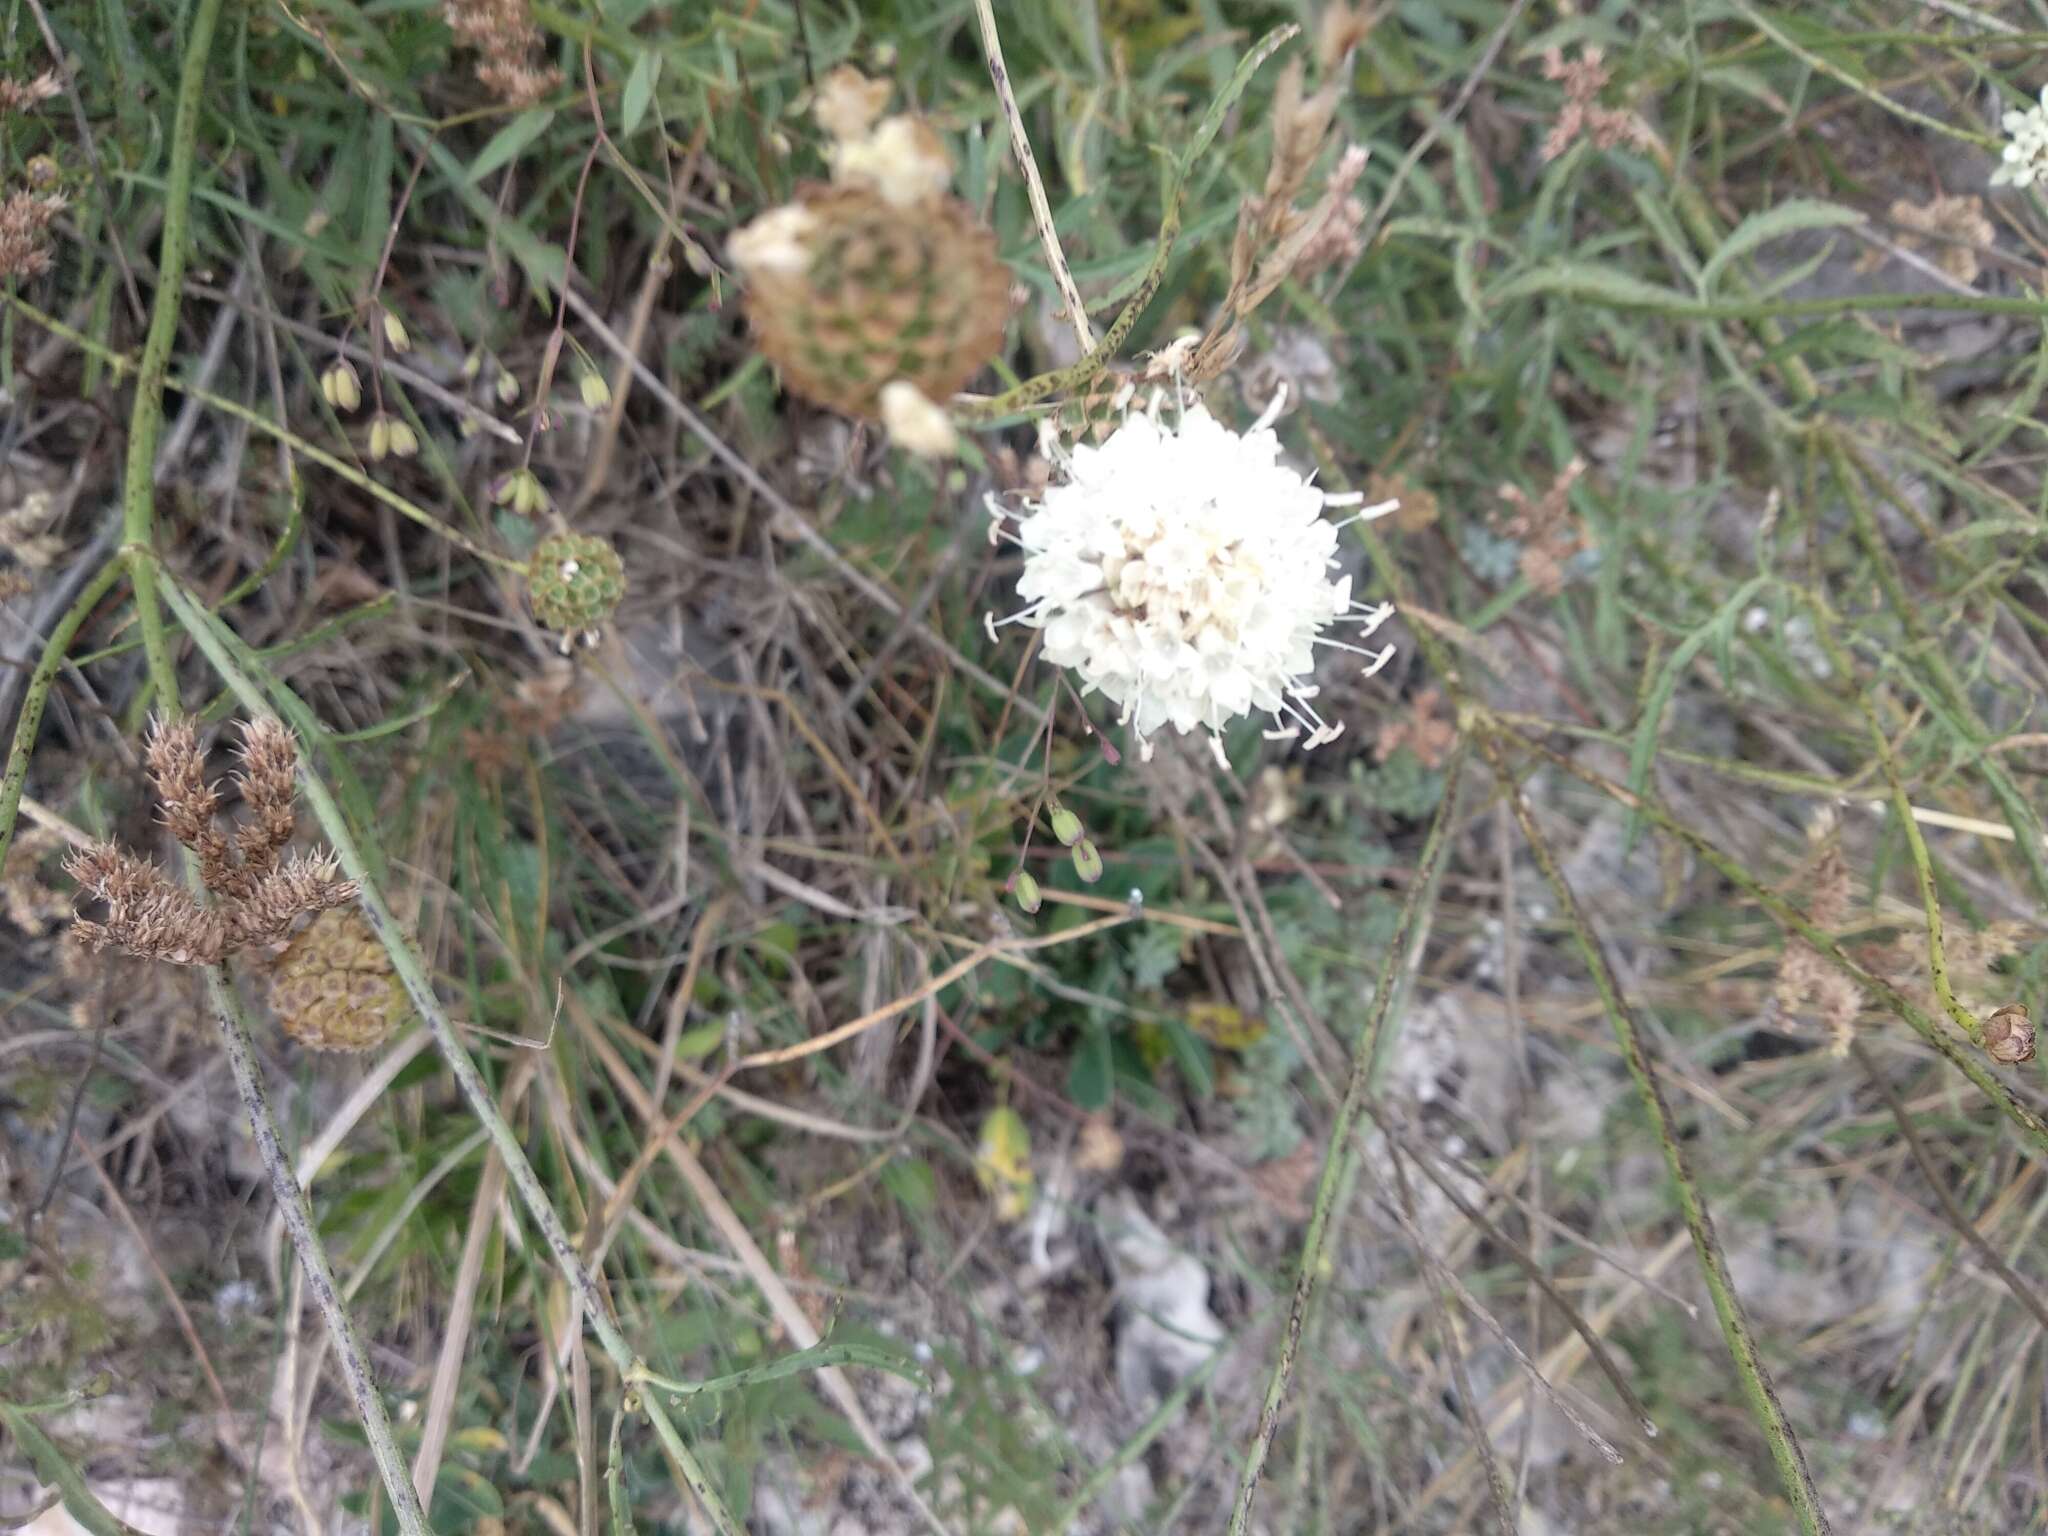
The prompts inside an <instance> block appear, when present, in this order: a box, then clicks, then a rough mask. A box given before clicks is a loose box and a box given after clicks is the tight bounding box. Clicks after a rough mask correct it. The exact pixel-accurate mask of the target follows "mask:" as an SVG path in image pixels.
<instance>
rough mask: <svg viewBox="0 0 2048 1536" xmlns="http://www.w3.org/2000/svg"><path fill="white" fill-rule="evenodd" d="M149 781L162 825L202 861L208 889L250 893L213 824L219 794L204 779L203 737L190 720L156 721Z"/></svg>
mask: <svg viewBox="0 0 2048 1536" xmlns="http://www.w3.org/2000/svg"><path fill="white" fill-rule="evenodd" d="M144 755H145V756H146V758H147V760H148V763H149V777H150V781H151V782H152V783H153V784H155V785H156V794H157V799H158V801H159V802H161V805H162V814H163V821H164V825H165V826H166V827H168V828H169V829H170V833H171V836H173V837H175V838H176V839H177V840H178V841H179V842H181V843H183V844H184V845H185V846H186V847H187V848H190V849H191V850H192V852H193V853H194V854H196V855H197V856H198V858H199V877H200V879H201V880H202V881H204V882H205V885H206V888H207V889H208V890H209V891H214V892H217V893H218V894H220V895H223V896H236V895H240V894H242V893H243V892H244V891H245V890H246V889H247V885H246V882H245V881H244V880H243V878H242V872H241V870H240V869H238V868H237V867H236V865H235V862H234V859H233V857H232V855H231V853H230V850H229V847H228V840H227V839H226V838H225V837H223V836H222V835H221V833H220V830H219V829H218V828H217V827H215V826H214V824H213V818H214V816H215V815H216V813H218V812H219V810H220V796H219V795H218V794H217V793H215V791H214V788H213V786H212V785H211V784H209V783H208V782H207V780H206V768H205V764H204V763H203V761H202V760H201V758H200V753H199V739H198V737H197V735H196V734H195V733H194V732H193V729H192V722H191V721H189V720H165V719H163V718H161V717H159V718H157V719H156V720H154V721H152V722H151V724H150V731H149V742H148V745H147V746H146V747H145V749H144Z"/></svg>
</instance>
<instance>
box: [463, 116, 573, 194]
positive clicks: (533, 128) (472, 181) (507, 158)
mask: <svg viewBox="0 0 2048 1536" xmlns="http://www.w3.org/2000/svg"><path fill="white" fill-rule="evenodd" d="M554 120H555V114H554V110H553V109H552V108H550V107H534V108H531V109H530V110H528V111H525V112H522V113H520V114H519V115H518V116H517V117H515V118H513V119H512V121H511V122H509V123H507V124H506V125H505V126H504V127H502V128H500V129H499V130H498V131H497V132H496V133H494V134H492V135H491V142H490V143H488V144H486V145H485V146H484V148H483V153H482V154H480V155H478V156H477V157H476V159H475V160H473V161H471V162H470V166H469V169H468V170H467V171H465V172H464V173H463V177H462V180H463V184H464V185H465V186H471V187H473V186H475V185H476V184H477V183H478V182H480V181H482V180H483V179H484V178H485V177H486V176H488V175H490V174H491V172H493V171H495V170H497V169H499V168H500V167H501V166H506V165H510V164H511V163H512V161H513V160H514V159H515V158H517V156H518V154H519V152H520V151H521V150H523V149H525V148H526V146H527V145H529V144H531V143H532V142H533V141H534V140H535V139H537V138H539V137H540V136H541V134H542V133H544V132H546V131H547V126H548V124H549V123H552V122H553V121H554Z"/></svg>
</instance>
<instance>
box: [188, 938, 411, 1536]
mask: <svg viewBox="0 0 2048 1536" xmlns="http://www.w3.org/2000/svg"><path fill="white" fill-rule="evenodd" d="M206 995H207V999H208V1001H209V1002H211V1003H212V1005H213V1016H214V1020H215V1022H216V1023H218V1024H219V1025H220V1038H221V1045H222V1047H223V1048H224V1050H225V1052H226V1055H227V1058H228V1070H229V1071H230V1072H232V1073H233V1074H234V1079H235V1091H236V1092H237V1093H238V1094H239V1095H240V1096H241V1100H242V1109H243V1112H244V1113H245V1114H247V1115H248V1117H249V1129H250V1131H251V1132H252V1133H253V1134H254V1136H255V1139H256V1150H257V1152H258V1154H259V1155H260V1156H261V1157H262V1159H263V1167H264V1170H265V1172H267V1173H268V1174H269V1175H270V1188H271V1191H272V1193H273V1194H274V1195H275V1196H276V1198H277V1206H278V1214H279V1215H280V1216H281V1217H282V1218H283V1219H284V1226H285V1231H287V1232H288V1233H290V1234H291V1239H292V1247H293V1248H295V1249H296V1250H297V1251H298V1255H299V1263H300V1265H301V1266H302V1267H303V1268H304V1269H305V1272H306V1287H307V1289H308V1290H310V1291H311V1292H312V1293H313V1300H314V1302H315V1304H317V1305H318V1307H319V1308H320V1315H321V1317H322V1318H324V1319H325V1320H326V1323H327V1333H328V1336H329V1338H331V1339H332V1340H333V1341H334V1353H335V1358H337V1359H338V1360H339V1361H340V1362H341V1373H342V1375H343V1376H344V1377H346V1378H347V1379H348V1390H349V1397H350V1399H351V1400H352V1401H353V1402H354V1403H355V1409H356V1417H357V1418H358V1419H360V1420H361V1421H362V1425H363V1433H364V1435H365V1436H366V1437H367V1438H368V1440H369V1442H370V1457H371V1459H372V1460H373V1461H375V1462H376V1463H377V1473H378V1475H379V1476H380V1477H381V1478H382V1479H383V1481H384V1491H385V1492H386V1493H387V1494H388V1495H389V1496H390V1498H391V1504H392V1512H393V1513H394V1514H395V1515H396V1516H397V1517H398V1528H399V1530H400V1531H401V1532H402V1533H403V1536H432V1531H431V1528H430V1527H429V1526H428V1524H427V1517H426V1514H425V1512H424V1511H423V1510H421V1508H420V1500H419V1494H418V1493H417V1492H416V1491H415V1490H414V1487H413V1481H412V1474H411V1473H409V1472H407V1471H406V1468H405V1458H404V1456H402V1455H401V1454H400V1453H399V1450H398V1439H397V1437H396V1436H395V1435H394V1434H393V1433H392V1430H391V1415H390V1414H389V1412H387V1411H386V1409H385V1407H384V1396H383V1394H382V1393H381V1392H380V1391H378V1389H377V1382H376V1378H375V1377H373V1376H372V1375H371V1374H370V1363H369V1355H368V1353H367V1352H366V1351H365V1350H364V1348H363V1340H362V1335H361V1334H360V1333H358V1332H357V1331H356V1325H355V1321H354V1319H352V1318H351V1317H350V1316H349V1314H348V1308H347V1306H346V1305H345V1304H344V1303H343V1301H342V1298H341V1288H340V1287H339V1286H338V1285H336V1284H335V1280H334V1266H333V1265H332V1264H330V1263H329V1262H328V1259H327V1249H326V1247H325V1245H324V1244H323V1243H322V1242H321V1241H320V1230H319V1228H318V1227H316V1226H315V1225H314V1224H313V1208H312V1206H311V1205H310V1204H309V1203H308V1202H307V1200H306V1191H305V1190H304V1189H303V1188H302V1187H301V1186H300V1184H299V1180H298V1176H297V1175H296V1174H295V1173H293V1171H292V1166H291V1159H290V1158H289V1157H287V1156H286V1155H285V1151H284V1146H283V1144H282V1143H281V1142H280V1141H279V1139H278V1133H277V1117H276V1116H275V1115H274V1114H272V1113H271V1109H270V1100H269V1098H268V1096H267V1095H266V1094H265V1093H264V1091H263V1072H262V1069H261V1067H259V1066H258V1065H257V1061H256V1049H255V1045H254V1043H253V1042H252V1041H251V1040H250V1038H249V1020H248V1016H247V1014H246V1013H245V1011H244V1009H243V1006H242V1000H241V998H240V996H239V995H238V994H237V993H236V991H235V984H234V981H233V980H232V979H231V978H230V977H229V975H228V971H227V967H226V966H224V965H209V966H207V967H206Z"/></svg>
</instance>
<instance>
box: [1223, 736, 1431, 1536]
mask: <svg viewBox="0 0 2048 1536" xmlns="http://www.w3.org/2000/svg"><path fill="white" fill-rule="evenodd" d="M1465 748H1466V743H1465V739H1464V738H1463V737H1462V736H1460V737H1459V740H1458V745H1457V747H1456V748H1455V749H1454V750H1453V752H1452V755H1451V761H1450V764H1449V766H1448V767H1447V768H1446V769H1445V771H1444V788H1443V798H1442V799H1441V800H1440V801H1438V802H1437V810H1436V819H1435V820H1434V821H1432V822H1431V823H1430V828H1429V838H1428V840H1427V841H1426V842H1425V843H1424V844H1423V847H1422V856H1421V858H1420V859H1419V860H1418V861H1417V863H1416V875H1415V880H1414V883H1413V884H1411V885H1410V886H1409V887H1408V899H1407V900H1406V901H1405V902H1403V903H1402V904H1401V917H1400V920H1399V922H1398V923H1397V924H1396V925H1395V928H1394V935H1393V937H1392V938H1391V939H1389V940H1388V941H1387V945H1386V948H1385V950H1384V952H1383V958H1382V960H1381V961H1380V973H1379V978H1378V982H1377V984H1376V986H1375V988H1374V991H1373V997H1372V1013H1371V1016H1370V1017H1369V1018H1368V1019H1367V1020H1366V1025H1365V1032H1364V1033H1363V1034H1362V1035H1361V1036H1360V1037H1359V1040H1358V1043H1357V1044H1356V1045H1355V1046H1354V1047H1353V1048H1352V1052H1351V1076H1350V1080H1349V1081H1348V1082H1347V1083H1346V1085H1345V1089H1344V1098H1343V1101H1342V1102H1341V1103H1340V1104H1339V1105H1338V1106H1337V1118H1336V1122H1335V1124H1334V1125H1333V1126H1332V1127H1331V1130H1330V1143H1329V1146H1328V1147H1327V1148H1325V1150H1324V1152H1323V1172H1322V1177H1321V1178H1319V1179H1318V1180H1317V1181H1316V1197H1315V1204H1314V1206H1313V1207H1312V1208H1311V1210H1310V1213H1309V1219H1308V1231H1307V1232H1306V1233H1305V1234H1304V1235H1303V1237H1302V1240H1301V1259H1300V1262H1299V1263H1298V1264H1297V1265H1296V1267H1295V1274H1294V1300H1293V1303H1292V1304H1291V1305H1290V1306H1289V1307H1288V1309H1287V1327H1286V1331H1285V1332H1284V1333H1282V1335H1281V1337H1280V1352H1279V1354H1278V1355H1277V1356H1276V1357H1275V1358H1274V1361H1273V1374H1272V1378H1271V1380H1270V1381H1268V1382H1267V1384H1266V1400H1265V1403H1264V1404H1263V1405H1262V1406H1261V1407H1260V1409H1259V1425H1258V1429H1257V1431H1256V1432H1255V1433H1254V1434H1253V1436H1252V1444H1251V1449H1250V1451H1249V1453H1248V1454H1247V1455H1246V1457H1245V1464H1244V1474H1243V1476H1242V1477H1241V1478H1240V1479H1239V1480H1238V1485H1237V1500H1236V1503H1235V1505H1234V1507H1233V1508H1232V1510H1231V1512H1230V1536H1245V1532H1246V1531H1248V1530H1250V1529H1251V1518H1252V1505H1253V1503H1254V1501H1255V1500H1256V1499H1257V1498H1258V1492H1259V1476H1260V1474H1261V1473H1262V1472H1263V1471H1264V1470H1265V1465H1266V1456H1267V1453H1268V1452H1269V1451H1271V1450H1272V1448H1273V1436H1274V1435H1275V1434H1276V1433H1277V1432H1278V1430H1279V1428H1280V1405H1281V1403H1282V1401H1283V1400H1284V1399H1285V1398H1286V1396H1287V1384H1288V1382H1289V1380H1290V1379H1291V1378H1292V1376H1293V1374H1294V1361H1295V1356H1296V1355H1297V1354H1298V1353H1299V1352H1300V1349H1301V1331H1302V1325H1303V1324H1304V1322H1305V1321H1306V1320H1307V1317H1308V1309H1309V1305H1310V1303H1311V1302H1313V1301H1314V1299H1315V1294H1316V1290H1317V1288H1318V1287H1319V1286H1320V1285H1321V1283H1322V1279H1323V1249H1324V1244H1325V1242H1326V1241H1327V1239H1328V1236H1329V1230H1330V1215H1331V1212H1332V1210H1333V1209H1334V1208H1335V1206H1336V1203H1337V1185H1338V1183H1339V1173H1340V1171H1341V1170H1342V1168H1343V1167H1344V1164H1345V1160H1346V1159H1345V1154H1346V1151H1347V1149H1348V1148H1349V1145H1350V1141H1351V1133H1352V1131H1353V1130H1354V1129H1355V1128H1356V1126H1357V1124H1358V1117H1359V1115H1360V1113H1361V1112H1362V1111H1363V1110H1364V1108H1365V1105H1366V1099H1367V1095H1368V1094H1369V1093H1370V1091H1371V1086H1372V1066H1373V1058H1374V1057H1375V1056H1376V1055H1377V1054H1378V1053H1379V1043H1380V1035H1381V1033H1382V1031H1383V1030H1384V1029H1385V1027H1386V1022H1387V1015H1388V1014H1389V1013H1390V1012H1391V1011H1392V1007H1393V1001H1394V994H1395V992H1396V991H1398V990H1399V988H1398V986H1397V985H1396V982H1397V978H1398V977H1399V974H1400V969H1401V967H1402V965H1404V964H1405V963H1406V962H1407V956H1408V937H1409V934H1410V933H1411V932H1412V931H1413V929H1414V927H1415V923H1416V919H1417V916H1418V914H1419V913H1420V912H1421V910H1422V908H1423V907H1424V906H1425V905H1426V904H1427V903H1428V901H1429V900H1430V899H1431V897H1432V896H1433V894H1434V892H1435V889H1436V877H1437V876H1438V875H1439V874H1440V873H1441V872H1442V869H1443V865H1444V859H1445V855H1446V854H1447V853H1448V851H1449V848H1450V841H1451V840H1450V828H1451V822H1452V818H1453V814H1454V807H1455V805H1456V803H1457V799H1458V781H1459V778H1460V777H1461V775H1462V774H1463V772H1464V767H1465Z"/></svg>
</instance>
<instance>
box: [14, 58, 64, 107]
mask: <svg viewBox="0 0 2048 1536" xmlns="http://www.w3.org/2000/svg"><path fill="white" fill-rule="evenodd" d="M63 92H64V85H63V82H62V81H60V80H59V79H58V78H57V72H56V71H55V70H54V69H46V70H44V71H43V72H42V73H41V74H40V75H37V76H36V77H35V78H34V79H31V80H13V79H9V78H7V77H6V76H0V114H4V113H8V112H26V111H28V110H30V109H31V108H33V107H38V106H40V105H42V104H43V103H44V102H46V101H49V100H51V99H53V98H55V97H57V96H60V95H62V94H63Z"/></svg>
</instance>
